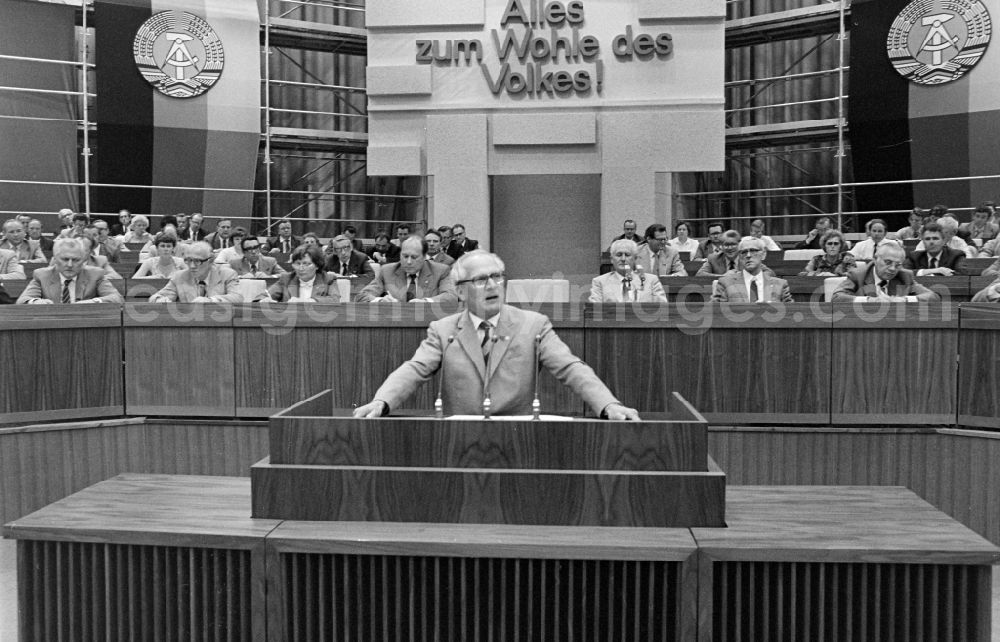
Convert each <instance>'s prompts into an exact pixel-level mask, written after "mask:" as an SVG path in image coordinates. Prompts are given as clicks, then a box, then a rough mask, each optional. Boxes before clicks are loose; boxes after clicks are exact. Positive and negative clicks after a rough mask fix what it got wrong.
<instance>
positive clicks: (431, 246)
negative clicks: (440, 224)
mask: <svg viewBox="0 0 1000 642" xmlns="http://www.w3.org/2000/svg"><path fill="white" fill-rule="evenodd" d="M424 240H425V241H427V260H428V261H434V262H435V263H442V264H444V265H451V264H452V263H454V262H455V259H453V258H451V257H450V256H448V253H447V252H445V251H444V246H442V245H441V234H440V233H439V232H438V231H437V230H430V231H429V232H427V234H424Z"/></svg>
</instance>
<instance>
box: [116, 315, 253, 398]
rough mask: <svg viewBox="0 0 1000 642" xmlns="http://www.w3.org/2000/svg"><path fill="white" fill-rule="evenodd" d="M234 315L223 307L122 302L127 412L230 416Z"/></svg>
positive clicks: (233, 377)
mask: <svg viewBox="0 0 1000 642" xmlns="http://www.w3.org/2000/svg"><path fill="white" fill-rule="evenodd" d="M232 315H233V311H232V309H231V307H230V306H225V305H222V304H197V303H191V304H155V303H146V304H140V303H127V304H125V312H124V324H125V329H124V335H125V339H124V344H125V374H124V376H125V398H126V404H125V411H126V413H127V414H130V415H181V416H185V415H187V416H222V417H234V416H235V415H236V401H235V393H234V386H235V375H234V371H235V365H234V364H235V361H234V353H233V329H232Z"/></svg>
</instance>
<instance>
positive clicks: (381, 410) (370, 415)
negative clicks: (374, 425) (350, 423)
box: [354, 399, 389, 419]
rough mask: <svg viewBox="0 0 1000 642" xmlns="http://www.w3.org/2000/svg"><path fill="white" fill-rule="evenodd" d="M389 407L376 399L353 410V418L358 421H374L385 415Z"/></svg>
mask: <svg viewBox="0 0 1000 642" xmlns="http://www.w3.org/2000/svg"><path fill="white" fill-rule="evenodd" d="M387 410H389V407H388V406H387V405H386V403H385V402H384V401H382V400H381V399H376V400H375V401H372V402H370V403H366V404H365V405H363V406H360V407H358V408H355V409H354V416H355V417H357V418H360V419H374V418H375V417H382V416H383V415H385V414H386V411H387Z"/></svg>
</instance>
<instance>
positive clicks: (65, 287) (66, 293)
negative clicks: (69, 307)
mask: <svg viewBox="0 0 1000 642" xmlns="http://www.w3.org/2000/svg"><path fill="white" fill-rule="evenodd" d="M72 283H73V280H72V279H66V280H65V281H63V291H62V302H63V303H71V298H70V293H69V289H70V287H71V284H72Z"/></svg>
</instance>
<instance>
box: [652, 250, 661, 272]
mask: <svg viewBox="0 0 1000 642" xmlns="http://www.w3.org/2000/svg"><path fill="white" fill-rule="evenodd" d="M653 274H656V275H657V276H659V274H660V253H659V252H657V253H656V254H655V255H653Z"/></svg>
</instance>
